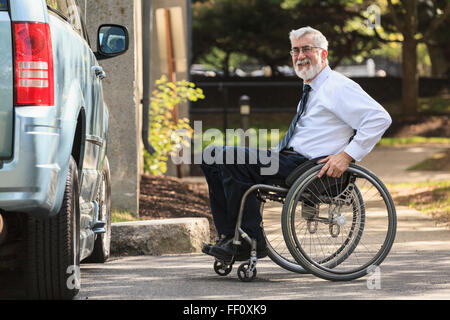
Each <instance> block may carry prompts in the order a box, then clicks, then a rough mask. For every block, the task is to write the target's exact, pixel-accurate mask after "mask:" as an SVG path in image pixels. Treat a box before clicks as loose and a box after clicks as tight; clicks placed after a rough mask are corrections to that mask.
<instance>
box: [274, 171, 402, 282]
mask: <svg viewBox="0 0 450 320" xmlns="http://www.w3.org/2000/svg"><path fill="white" fill-rule="evenodd" d="M322 167H323V165H318V166H316V167H314V168H312V169H310V170H308V171H307V172H305V173H304V174H303V175H302V176H300V178H298V179H297V180H296V181H295V183H294V184H293V185H292V187H291V188H290V190H289V192H288V194H287V196H286V202H285V205H284V206H283V213H282V230H283V236H284V239H285V241H286V245H287V247H288V249H289V252H290V253H291V255H292V256H293V257H294V259H295V260H296V262H297V263H298V264H299V265H301V266H302V267H303V268H304V269H305V270H306V271H308V272H310V273H312V274H314V275H316V276H318V277H320V278H323V279H327V280H332V281H348V280H353V279H357V278H359V277H362V276H364V275H366V274H368V273H369V272H370V270H373V268H374V267H376V266H379V265H380V264H381V263H382V261H383V260H384V259H385V258H386V256H387V255H388V253H389V251H390V249H391V247H392V244H393V242H394V238H395V232H396V213H395V207H394V203H393V201H392V198H391V196H390V194H389V192H388V190H387V189H386V187H385V186H384V184H383V183H382V182H381V181H380V179H378V178H377V177H376V176H375V175H374V174H373V173H371V172H370V171H369V170H367V169H365V168H363V167H360V166H358V165H354V164H351V165H350V166H349V168H348V169H347V170H346V172H344V174H343V175H342V176H341V177H340V178H330V177H327V176H323V177H322V178H321V179H319V178H318V177H317V175H318V173H319V172H320V170H321V168H322Z"/></svg>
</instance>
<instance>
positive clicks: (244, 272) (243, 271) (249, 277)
mask: <svg viewBox="0 0 450 320" xmlns="http://www.w3.org/2000/svg"><path fill="white" fill-rule="evenodd" d="M237 275H238V278H239V280H241V281H243V282H250V281H253V279H255V277H256V268H253V270H250V263H249V262H244V263H242V264H241V265H240V266H239V268H238V270H237Z"/></svg>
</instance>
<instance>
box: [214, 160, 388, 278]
mask: <svg viewBox="0 0 450 320" xmlns="http://www.w3.org/2000/svg"><path fill="white" fill-rule="evenodd" d="M312 161H317V159H313V160H310V164H311V163H314V164H315V165H313V166H309V168H308V167H307V166H306V168H307V169H306V170H305V171H303V172H301V171H300V172H299V170H297V169H298V168H297V169H296V170H295V171H294V172H293V173H292V174H291V175H290V176H289V177H288V178H286V181H289V180H290V181H291V183H290V184H289V185H288V183H287V185H288V186H289V188H285V187H282V186H279V185H275V184H274V185H271V184H255V185H253V186H251V187H250V188H249V189H248V190H247V191H246V192H245V193H244V195H243V196H242V199H241V203H240V207H239V213H238V217H237V223H236V227H235V234H234V238H233V244H234V247H235V248H234V255H233V257H232V259H231V261H230V262H226V261H222V260H218V259H217V258H216V261H215V263H214V270H215V271H216V273H218V274H219V275H221V276H224V275H227V274H229V273H230V272H231V269H232V265H233V264H234V262H235V256H236V253H237V248H238V246H239V245H241V244H242V242H241V240H240V238H242V239H243V240H244V241H247V242H248V243H249V244H250V247H251V249H250V258H249V259H248V260H247V261H245V262H243V263H242V264H241V265H240V266H239V268H238V277H239V279H240V280H241V281H244V282H249V281H252V280H253V279H254V278H255V277H256V264H257V262H258V258H257V242H256V240H255V239H252V238H251V237H250V236H249V235H248V234H247V233H246V232H245V231H244V230H243V229H242V228H241V224H242V218H243V213H244V206H245V202H246V200H247V197H248V196H249V195H250V194H251V193H252V192H255V191H258V192H259V195H258V197H259V198H260V200H261V201H264V202H265V200H266V199H267V198H269V199H270V200H275V201H279V202H282V203H283V204H284V203H285V200H286V198H287V197H288V194H289V191H290V190H291V188H292V187H293V186H294V185H296V184H297V182H298V181H299V179H302V177H303V176H305V175H306V174H307V173H308V172H310V171H314V170H318V169H320V168H321V167H323V164H316V163H315V162H312ZM350 166H351V167H352V168H356V169H362V172H363V173H365V174H367V175H368V176H369V177H370V175H372V176H374V177H376V176H375V175H374V174H373V173H371V172H370V171H369V170H367V169H366V168H364V167H361V166H357V165H354V164H351V165H350ZM299 167H300V166H299ZM313 169H314V170H313ZM293 174H296V177H295V180H293V179H292V177H291V176H292V175H293ZM343 174H345V172H344V173H343ZM365 178H367V177H365ZM370 178H373V177H370ZM376 178H377V177H376ZM377 179H378V178H377ZM302 180H304V178H303V179H302ZM355 180H356V178H355ZM378 180H379V179H378ZM292 181H293V182H292ZM353 182H354V181H353ZM379 182H380V183H381V184H382V182H381V181H380V180H379ZM276 184H279V183H276ZM382 187H383V188H384V189H385V191H386V196H387V197H388V199H390V201H389V202H390V203H391V205H392V208H390V209H391V210H393V215H394V217H393V218H394V225H393V228H394V231H393V236H392V239H390V240H389V242H390V243H389V245H388V248H385V250H386V249H387V252H386V253H385V254H384V257H385V256H386V255H387V253H388V252H389V250H390V247H391V246H392V243H393V241H394V238H393V237H395V228H396V217H395V207H394V204H393V201H392V199H391V198H390V195H389V192H388V191H387V189H386V187H385V186H384V185H383V184H382ZM345 189H347V187H346V188H345ZM261 191H263V192H261ZM264 192H265V193H266V194H264V195H262V193H264ZM269 192H274V193H275V194H270V193H269ZM344 192H346V190H344ZM342 193H343V192H341V193H340V194H339V195H336V197H339V196H340V195H341V194H342ZM284 206H285V204H284V205H283V211H284ZM288 206H289V204H288ZM391 213H392V212H391ZM261 214H263V213H262V212H261ZM283 228H284V226H283ZM286 228H287V227H286ZM330 232H332V231H331V225H330ZM391 233H392V232H391ZM283 236H285V231H284V230H283ZM285 241H286V240H285ZM268 245H270V244H269V243H268ZM355 247H356V246H355ZM350 254H351V253H350ZM350 254H349V255H350ZM269 257H270V258H271V259H272V260H274V259H273V258H272V256H271V255H270V254H269ZM384 257H383V258H382V259H381V261H380V262H379V263H381V262H382V260H383V259H384ZM296 260H297V259H296ZM303 260H304V259H303ZM274 262H276V261H275V260H274ZM276 263H277V264H279V263H278V262H276ZM304 263H306V262H304ZM279 265H280V266H281V264H279ZM282 267H284V268H286V269H288V270H290V271H294V272H298V273H307V272H306V271H304V272H303V271H302V270H303V269H302V267H304V266H303V265H302V266H299V270H292V268H287V267H286V266H282ZM316 275H317V276H319V277H322V278H324V279H328V280H340V279H337V278H336V279H335V278H333V277H331V278H328V277H327V276H322V274H320V272H319V274H316ZM359 276H361V275H359ZM359 276H358V277H359ZM351 279H352V278H351V277H344V278H343V279H342V280H351Z"/></svg>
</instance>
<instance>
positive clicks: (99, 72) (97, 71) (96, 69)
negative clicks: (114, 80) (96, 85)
mask: <svg viewBox="0 0 450 320" xmlns="http://www.w3.org/2000/svg"><path fill="white" fill-rule="evenodd" d="M91 70H92V71H93V72H94V73H95V76H96V77H97V78H100V80H103V79H105V77H106V73H105V71H103V68H102V67H100V66H93V67H92V68H91Z"/></svg>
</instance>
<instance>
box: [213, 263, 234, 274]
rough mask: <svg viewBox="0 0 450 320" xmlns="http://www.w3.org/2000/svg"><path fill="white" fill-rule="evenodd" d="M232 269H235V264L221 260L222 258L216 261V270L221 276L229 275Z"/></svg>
mask: <svg viewBox="0 0 450 320" xmlns="http://www.w3.org/2000/svg"><path fill="white" fill-rule="evenodd" d="M232 269H233V265H232V264H226V263H225V262H223V261H220V260H216V261H214V271H215V272H216V273H217V274H218V275H219V276H226V275H228V274H229V273H230V272H231V270H232Z"/></svg>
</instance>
